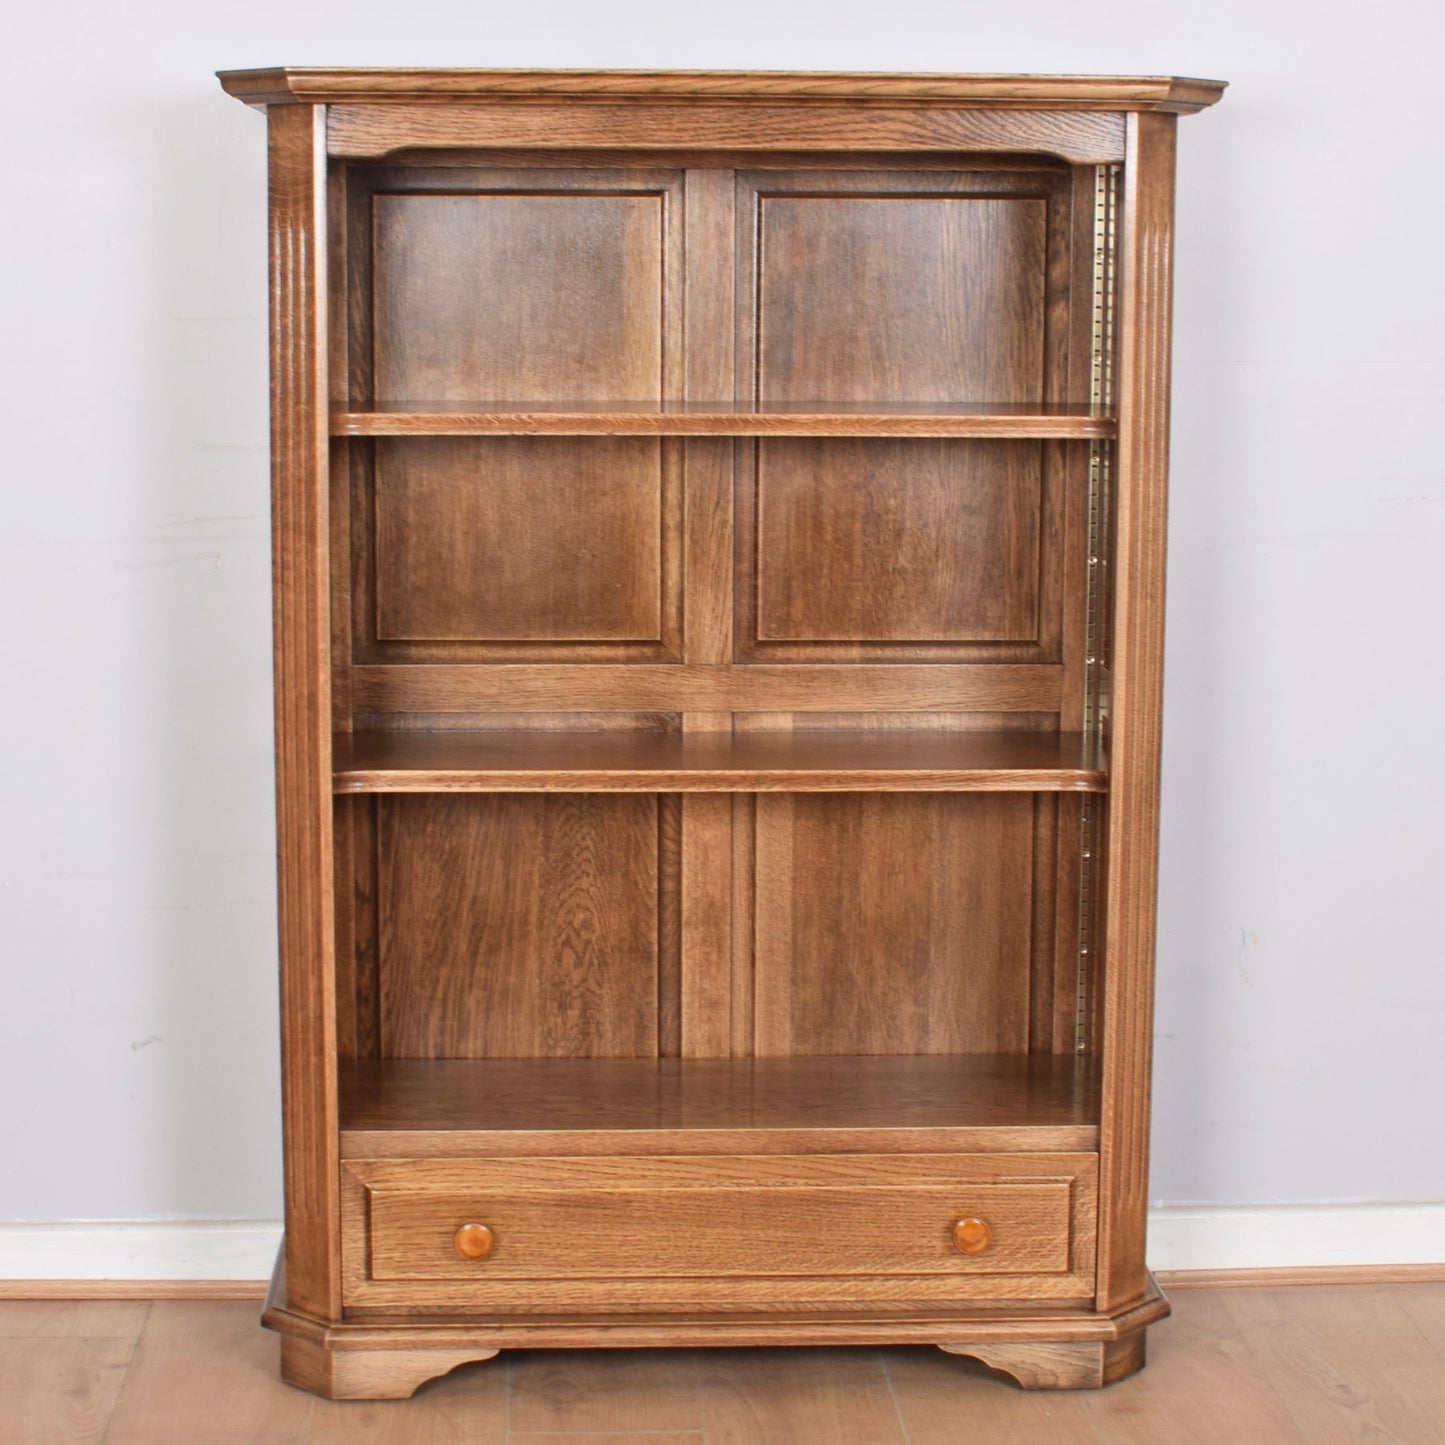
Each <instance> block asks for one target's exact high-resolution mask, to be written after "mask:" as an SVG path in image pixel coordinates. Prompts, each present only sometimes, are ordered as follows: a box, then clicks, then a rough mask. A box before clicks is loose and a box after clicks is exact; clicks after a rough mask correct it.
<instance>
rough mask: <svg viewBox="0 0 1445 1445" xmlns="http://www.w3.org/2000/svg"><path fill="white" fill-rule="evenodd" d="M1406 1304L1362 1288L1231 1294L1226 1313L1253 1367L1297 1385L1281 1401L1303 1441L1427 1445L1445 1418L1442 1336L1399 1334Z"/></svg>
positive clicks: (1387, 1294)
mask: <svg viewBox="0 0 1445 1445" xmlns="http://www.w3.org/2000/svg"><path fill="white" fill-rule="evenodd" d="M1409 1299H1410V1296H1409V1295H1406V1296H1404V1297H1403V1299H1402V1298H1401V1297H1400V1296H1399V1295H1397V1293H1396V1292H1395V1291H1392V1290H1382V1289H1370V1288H1359V1287H1356V1288H1329V1287H1306V1288H1302V1289H1299V1290H1289V1289H1275V1290H1231V1291H1229V1292H1228V1293H1227V1294H1226V1295H1225V1296H1224V1308H1225V1310H1226V1311H1227V1312H1228V1315H1229V1318H1230V1319H1231V1320H1232V1322H1233V1323H1234V1325H1235V1326H1236V1327H1237V1329H1238V1331H1239V1334H1240V1336H1242V1338H1243V1341H1244V1342H1245V1343H1246V1348H1247V1349H1248V1351H1249V1353H1250V1357H1251V1358H1252V1359H1253V1360H1254V1362H1255V1364H1254V1368H1256V1369H1258V1370H1260V1372H1261V1373H1263V1374H1264V1375H1266V1376H1267V1377H1268V1378H1270V1379H1271V1380H1277V1379H1281V1378H1288V1379H1290V1380H1292V1381H1294V1382H1295V1388H1294V1389H1292V1390H1291V1391H1290V1392H1289V1394H1288V1395H1287V1396H1286V1397H1285V1398H1284V1400H1283V1404H1284V1407H1285V1411H1286V1413H1287V1414H1288V1416H1289V1418H1290V1420H1291V1422H1292V1423H1293V1426H1294V1429H1295V1430H1296V1432H1297V1438H1299V1439H1301V1440H1309V1441H1311V1442H1315V1441H1318V1442H1320V1445H1344V1442H1346V1441H1349V1442H1354V1441H1366V1440H1369V1441H1374V1440H1381V1441H1396V1440H1398V1441H1411V1442H1413V1441H1417V1440H1418V1441H1421V1442H1425V1441H1429V1440H1432V1439H1434V1438H1435V1437H1437V1436H1438V1435H1439V1433H1440V1422H1441V1420H1442V1418H1445V1413H1442V1410H1445V1391H1442V1389H1441V1381H1442V1379H1445V1370H1442V1365H1445V1356H1442V1352H1441V1350H1440V1348H1439V1345H1440V1343H1441V1340H1440V1336H1439V1335H1438V1334H1437V1335H1436V1337H1435V1343H1434V1344H1432V1342H1431V1340H1430V1338H1429V1337H1428V1336H1427V1335H1426V1334H1424V1333H1421V1332H1420V1331H1419V1330H1418V1329H1417V1330H1411V1331H1405V1330H1402V1329H1401V1328H1400V1324H1401V1321H1402V1317H1403V1319H1405V1320H1410V1319H1411V1315H1410V1313H1408V1301H1409ZM1402 1305H1403V1306H1404V1308H1402Z"/></svg>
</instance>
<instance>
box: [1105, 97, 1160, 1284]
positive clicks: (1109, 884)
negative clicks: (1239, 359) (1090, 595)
mask: <svg viewBox="0 0 1445 1445" xmlns="http://www.w3.org/2000/svg"><path fill="white" fill-rule="evenodd" d="M1128 124H1129V157H1128V163H1127V165H1126V168H1125V179H1124V192H1123V212H1122V216H1121V221H1120V226H1121V233H1120V241H1119V261H1118V268H1119V277H1120V292H1119V341H1118V348H1119V350H1118V377H1117V386H1118V403H1119V412H1120V435H1119V443H1118V453H1117V476H1116V488H1115V503H1114V517H1113V535H1114V548H1115V551H1114V567H1113V574H1114V583H1113V585H1114V615H1113V618H1112V624H1111V628H1110V632H1111V636H1112V639H1113V668H1112V673H1113V677H1112V686H1113V695H1112V701H1111V713H1110V722H1109V750H1110V761H1111V772H1110V793H1109V800H1108V806H1107V809H1106V813H1105V818H1106V831H1105V842H1106V849H1107V860H1108V861H1107V870H1106V874H1105V881H1104V890H1105V891H1104V896H1103V934H1104V936H1103V940H1102V948H1103V954H1102V968H1101V971H1100V979H1101V993H1100V996H1099V997H1100V1009H1101V1033H1102V1037H1101V1040H1100V1046H1099V1047H1100V1054H1101V1057H1102V1066H1103V1089H1104V1096H1103V1115H1102V1121H1101V1122H1102V1136H1101V1140H1100V1170H1101V1181H1102V1185H1101V1194H1102V1200H1103V1208H1102V1213H1101V1216H1100V1229H1099V1299H1098V1303H1099V1306H1100V1308H1107V1307H1110V1306H1114V1305H1119V1304H1123V1303H1125V1302H1127V1301H1128V1300H1130V1299H1133V1298H1135V1297H1137V1296H1138V1295H1139V1294H1141V1293H1142V1292H1143V1290H1144V1288H1145V1278H1146V1273H1147V1271H1146V1267H1145V1262H1144V1243H1145V1227H1146V1224H1145V1221H1146V1212H1147V1207H1148V1168H1149V1074H1150V1062H1151V1053H1152V1042H1153V1004H1154V930H1155V917H1156V907H1157V895H1156V889H1157V877H1158V850H1159V758H1160V735H1161V716H1162V707H1163V683H1164V549H1165V528H1166V507H1167V488H1168V454H1169V340H1170V299H1171V284H1172V269H1171V268H1172V247H1173V218H1174V145H1175V124H1176V122H1175V121H1174V120H1173V119H1172V118H1171V117H1168V116H1134V117H1131V118H1130V120H1129V123H1128Z"/></svg>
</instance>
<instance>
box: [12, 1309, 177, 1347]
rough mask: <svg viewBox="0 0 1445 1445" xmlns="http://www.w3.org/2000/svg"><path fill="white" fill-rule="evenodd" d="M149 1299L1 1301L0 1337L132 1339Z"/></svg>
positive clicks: (145, 1313) (144, 1315) (25, 1338)
mask: <svg viewBox="0 0 1445 1445" xmlns="http://www.w3.org/2000/svg"><path fill="white" fill-rule="evenodd" d="M149 1312H150V1301H149V1300H4V1301H0V1340H130V1341H131V1342H132V1343H134V1342H135V1341H136V1339H137V1338H138V1337H139V1336H140V1332H141V1330H142V1329H143V1328H144V1326H145V1322H146V1315H147V1314H148V1313H149Z"/></svg>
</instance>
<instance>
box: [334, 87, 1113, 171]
mask: <svg viewBox="0 0 1445 1445" xmlns="http://www.w3.org/2000/svg"><path fill="white" fill-rule="evenodd" d="M329 116H330V124H329V133H328V142H327V143H328V146H329V148H330V151H331V154H332V155H334V156H337V157H345V158H361V157H378V156H385V155H388V154H390V153H392V152H395V151H407V150H415V149H420V148H427V149H430V148H433V147H446V148H465V149H471V148H484V149H495V148H513V147H515V148H517V149H547V150H552V149H567V148H577V149H587V148H592V149H598V150H608V151H618V150H623V151H625V150H627V149H629V148H631V149H640V150H653V149H659V148H666V149H674V150H675V149H683V150H702V151H706V150H715V151H716V150H720V151H735V150H751V151H760V150H761V151H771V150H797V151H822V152H836V151H838V150H840V149H847V150H853V151H859V152H866V151H886V152H895V151H899V152H919V151H924V152H926V151H940V152H959V151H965V152H997V151H1000V150H1015V151H1025V152H1032V153H1036V154H1041V155H1050V156H1058V157H1060V158H1061V159H1063V160H1067V161H1072V162H1074V163H1076V164H1081V165H1095V164H1104V163H1106V162H1110V161H1117V160H1119V159H1120V157H1121V156H1122V154H1123V141H1124V134H1123V124H1122V117H1121V116H1119V115H1117V114H1112V115H1111V114H1101V115H1088V114H1065V113H1061V112H1051V111H1048V110H1044V109H1036V110H1022V109H1021V110H1015V111H1012V112H1009V113H1004V112H1002V111H995V110H981V109H969V108H967V107H964V106H961V105H957V106H949V105H944V106H919V105H894V106H890V105H876V106H858V105H855V104H849V103H846V102H845V103H842V104H836V103H834V104H830V103H828V102H826V101H813V102H810V103H809V104H807V105H806V106H800V105H789V104H787V103H786V102H782V101H778V102H769V101H766V100H763V101H757V102H752V103H748V104H745V105H739V104H736V103H733V104H728V103H717V102H714V103H709V102H708V101H706V100H697V99H694V100H691V101H687V102H685V103H680V104H669V103H668V102H667V101H665V100H660V101H654V102H650V103H649V104H647V105H645V106H640V107H639V106H635V105H631V104H627V103H620V104H609V103H607V102H605V101H603V100H593V101H590V102H589V103H588V104H587V105H586V107H585V108H580V109H579V108H578V107H577V106H576V105H574V104H572V103H570V102H568V101H565V100H561V101H548V100H546V99H544V98H538V99H533V100H530V101H527V102H525V103H524V104H521V105H517V104H507V103H505V102H500V103H499V102H490V103H488V102H483V103H480V104H468V105H456V106H451V107H444V106H439V105H435V104H427V103H407V102H405V101H401V102H386V103H380V104H367V103H362V104H356V105H350V104H344V103H343V104H332V105H331V107H330V110H329Z"/></svg>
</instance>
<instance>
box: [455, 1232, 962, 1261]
mask: <svg viewBox="0 0 1445 1445" xmlns="http://www.w3.org/2000/svg"><path fill="white" fill-rule="evenodd" d="M493 1242H494V1241H493V1239H492V1231H491V1230H490V1229H488V1228H487V1226H486V1225H485V1224H464V1225H462V1227H461V1228H460V1229H459V1230H457V1232H456V1233H455V1234H454V1235H452V1248H453V1249H454V1250H456V1252H457V1253H458V1254H459V1255H461V1257H462V1258H463V1259H485V1258H486V1257H487V1256H488V1255H489V1254H490V1253H491V1252H492V1244H493ZM960 1248H962V1246H960Z"/></svg>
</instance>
